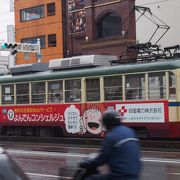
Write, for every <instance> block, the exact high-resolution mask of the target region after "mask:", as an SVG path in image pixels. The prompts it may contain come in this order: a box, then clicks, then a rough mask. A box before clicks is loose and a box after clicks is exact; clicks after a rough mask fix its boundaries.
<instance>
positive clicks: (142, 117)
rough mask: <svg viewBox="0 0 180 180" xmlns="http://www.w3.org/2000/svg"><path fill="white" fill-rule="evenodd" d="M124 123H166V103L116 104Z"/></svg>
mask: <svg viewBox="0 0 180 180" xmlns="http://www.w3.org/2000/svg"><path fill="white" fill-rule="evenodd" d="M116 110H117V111H118V112H119V113H120V115H121V117H122V118H123V121H124V122H137V123H139V122H143V123H163V122H164V121H165V111H164V103H141V104H139V103H134V104H133V103H131V104H116Z"/></svg>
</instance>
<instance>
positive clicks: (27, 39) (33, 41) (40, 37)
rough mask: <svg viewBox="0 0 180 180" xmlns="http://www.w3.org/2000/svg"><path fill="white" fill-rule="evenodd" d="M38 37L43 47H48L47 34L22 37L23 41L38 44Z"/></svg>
mask: <svg viewBox="0 0 180 180" xmlns="http://www.w3.org/2000/svg"><path fill="white" fill-rule="evenodd" d="M37 39H40V44H41V48H46V42H45V36H39V37H33V38H25V39H22V40H21V42H22V43H29V44H37Z"/></svg>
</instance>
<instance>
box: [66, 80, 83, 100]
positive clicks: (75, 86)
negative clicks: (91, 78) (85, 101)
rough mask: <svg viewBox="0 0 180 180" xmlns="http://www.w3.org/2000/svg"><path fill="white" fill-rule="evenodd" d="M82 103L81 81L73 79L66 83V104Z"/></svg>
mask: <svg viewBox="0 0 180 180" xmlns="http://www.w3.org/2000/svg"><path fill="white" fill-rule="evenodd" d="M80 101H81V80H80V79H73V80H66V81H65V102H67V103H70V102H80Z"/></svg>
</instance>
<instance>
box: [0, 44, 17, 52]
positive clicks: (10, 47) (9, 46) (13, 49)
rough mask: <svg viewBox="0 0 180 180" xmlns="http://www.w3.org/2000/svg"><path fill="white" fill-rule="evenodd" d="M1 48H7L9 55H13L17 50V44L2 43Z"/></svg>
mask: <svg viewBox="0 0 180 180" xmlns="http://www.w3.org/2000/svg"><path fill="white" fill-rule="evenodd" d="M1 49H8V50H9V51H10V53H11V55H15V54H16V53H17V52H18V51H17V44H16V43H14V44H13V43H9V44H8V43H3V44H1Z"/></svg>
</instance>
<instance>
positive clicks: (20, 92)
mask: <svg viewBox="0 0 180 180" xmlns="http://www.w3.org/2000/svg"><path fill="white" fill-rule="evenodd" d="M16 103H17V104H28V103H29V83H21V84H16Z"/></svg>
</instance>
